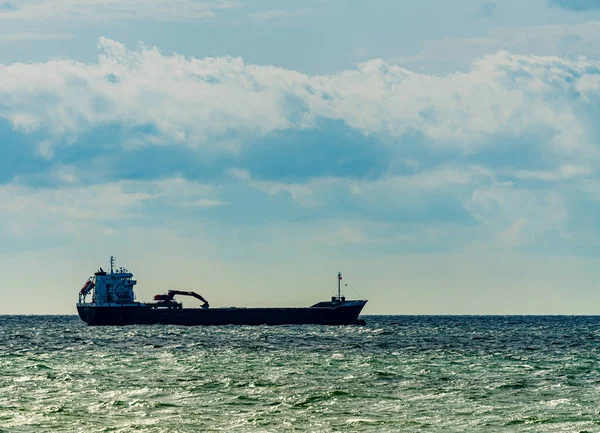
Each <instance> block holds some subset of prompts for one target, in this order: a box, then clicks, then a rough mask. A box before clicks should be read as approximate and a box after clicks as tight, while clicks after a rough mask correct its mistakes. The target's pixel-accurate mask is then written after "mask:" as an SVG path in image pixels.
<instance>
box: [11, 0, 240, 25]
mask: <svg viewBox="0 0 600 433" xmlns="http://www.w3.org/2000/svg"><path fill="white" fill-rule="evenodd" d="M10 5H11V7H10V8H4V9H0V22H1V21H2V20H59V21H68V20H77V21H78V22H81V21H94V22H98V21H102V20H107V21H108V20H110V21H113V20H118V19H144V18H146V19H156V20H161V21H179V20H193V19H206V18H214V17H216V12H215V11H217V10H219V9H227V8H233V7H239V6H241V4H240V3H239V2H237V1H233V0H201V1H194V0H147V1H142V0H85V1H77V0H13V1H11V2H10Z"/></svg>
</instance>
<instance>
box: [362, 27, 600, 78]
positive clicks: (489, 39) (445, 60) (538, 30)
mask: <svg viewBox="0 0 600 433" xmlns="http://www.w3.org/2000/svg"><path fill="white" fill-rule="evenodd" d="M497 51H508V52H510V53H513V54H523V55H528V54H536V55H538V56H563V57H574V58H577V57H579V56H587V57H591V58H600V22H597V21H589V22H585V23H581V24H574V25H569V24H554V25H544V26H523V27H496V28H491V29H490V30H489V31H488V33H487V35H485V36H481V37H472V38H444V39H440V40H425V41H422V42H421V43H420V46H419V50H418V53H417V54H414V55H395V54H389V55H388V56H386V59H387V60H388V61H390V62H392V63H397V64H400V65H403V66H405V67H408V68H416V69H417V70H419V71H430V72H433V71H435V72H440V71H443V72H448V71H455V70H456V69H457V68H468V67H469V65H470V64H471V63H472V62H473V61H474V60H475V59H477V58H481V57H482V56H485V55H487V54H489V53H493V52H497ZM365 54H366V53H362V56H364V55H365Z"/></svg>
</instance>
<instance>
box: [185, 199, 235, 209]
mask: <svg viewBox="0 0 600 433" xmlns="http://www.w3.org/2000/svg"><path fill="white" fill-rule="evenodd" d="M226 204H227V202H224V201H221V200H218V199H210V198H201V199H200V200H197V201H195V202H192V203H190V205H191V206H198V207H216V206H225V205H226Z"/></svg>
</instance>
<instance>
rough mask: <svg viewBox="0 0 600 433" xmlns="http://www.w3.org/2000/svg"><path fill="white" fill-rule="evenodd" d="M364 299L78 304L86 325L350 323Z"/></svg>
mask: <svg viewBox="0 0 600 433" xmlns="http://www.w3.org/2000/svg"><path fill="white" fill-rule="evenodd" d="M365 303H366V301H361V302H353V303H352V304H351V305H337V306H332V307H307V308H208V309H202V308H180V309H176V308H173V309H170V308H153V307H150V306H147V305H143V304H140V305H139V306H123V307H121V306H105V307H103V306H94V305H78V306H77V312H78V313H79V317H80V318H81V320H83V321H84V322H86V323H87V324H88V325H93V326H99V325H155V324H163V325H188V326H198V325H304V324H307V325H308V324H315V325H353V324H362V323H364V322H362V321H360V320H358V315H359V314H360V312H361V310H362V309H363V307H364V305H365Z"/></svg>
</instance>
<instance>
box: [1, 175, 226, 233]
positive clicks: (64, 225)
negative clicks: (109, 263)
mask: <svg viewBox="0 0 600 433" xmlns="http://www.w3.org/2000/svg"><path fill="white" fill-rule="evenodd" d="M56 176H57V177H58V178H61V179H64V180H65V181H66V182H68V183H73V182H74V181H75V180H76V175H75V174H74V172H73V170H72V169H71V168H70V167H61V168H60V169H58V170H57V171H56ZM217 191H218V188H216V187H212V186H207V185H203V184H198V183H195V182H191V181H188V180H185V179H182V178H178V177H177V178H170V179H164V180H157V181H147V182H142V181H120V182H113V183H108V184H100V185H91V186H80V187H77V186H73V185H69V186H68V187H57V188H41V189H40V188H32V187H27V186H22V185H18V184H6V185H3V186H0V222H2V225H3V226H4V227H5V230H4V231H7V230H8V232H10V233H12V234H13V235H17V234H18V235H22V236H27V235H30V234H31V233H32V232H34V231H36V230H38V231H40V232H42V233H44V234H46V235H50V234H54V233H61V232H68V233H75V234H79V233H82V232H83V231H85V230H86V229H87V228H89V227H91V226H94V227H97V228H98V229H99V230H105V229H111V227H109V226H107V225H106V224H112V223H126V224H127V221H128V219H130V218H131V219H132V220H133V221H135V222H134V223H133V226H134V227H135V226H137V225H138V224H140V223H141V220H142V219H143V218H144V217H147V216H148V214H147V212H146V211H145V210H144V209H143V208H142V207H143V206H144V205H146V203H148V202H151V201H157V202H160V204H161V206H162V207H168V208H169V209H170V210H172V211H173V210H176V209H178V208H179V207H180V206H185V205H189V204H190V203H192V204H193V205H194V206H198V207H214V206H222V205H225V204H226V203H225V202H222V201H221V200H219V199H218V198H215V194H216V193H217ZM109 231H110V230H109ZM0 234H2V230H0Z"/></svg>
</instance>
